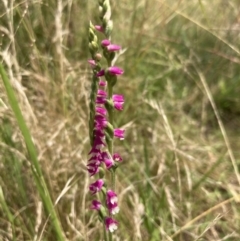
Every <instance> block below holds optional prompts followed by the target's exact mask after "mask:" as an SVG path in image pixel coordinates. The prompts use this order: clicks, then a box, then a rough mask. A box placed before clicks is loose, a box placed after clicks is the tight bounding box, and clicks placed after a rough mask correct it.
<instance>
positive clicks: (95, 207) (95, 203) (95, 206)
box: [91, 200, 102, 211]
mask: <svg viewBox="0 0 240 241" xmlns="http://www.w3.org/2000/svg"><path fill="white" fill-rule="evenodd" d="M101 206H102V204H101V202H99V201H98V200H93V201H92V206H91V209H93V210H97V211H98V210H100V208H101Z"/></svg>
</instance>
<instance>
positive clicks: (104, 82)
mask: <svg viewBox="0 0 240 241" xmlns="http://www.w3.org/2000/svg"><path fill="white" fill-rule="evenodd" d="M106 85H107V82H106V81H104V80H100V81H99V86H102V87H104V86H106Z"/></svg>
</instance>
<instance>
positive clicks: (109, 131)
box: [87, 0, 125, 240]
mask: <svg viewBox="0 0 240 241" xmlns="http://www.w3.org/2000/svg"><path fill="white" fill-rule="evenodd" d="M98 4H99V12H100V21H101V22H100V25H95V26H94V25H93V24H92V23H91V22H90V25H89V51H90V54H91V57H92V58H91V59H90V60H88V63H89V64H90V66H91V68H92V73H93V74H92V85H91V94H90V114H89V137H90V142H91V150H90V152H89V159H88V163H87V170H88V172H89V175H90V176H91V177H94V178H97V180H95V181H94V182H93V183H91V184H90V186H89V191H90V193H91V194H92V195H96V196H97V197H98V198H99V200H97V199H94V200H93V201H92V206H91V209H94V210H97V211H98V214H99V217H100V220H101V221H102V222H103V224H104V226H105V229H104V230H105V235H106V231H109V233H110V236H109V237H110V238H109V239H110V240H111V237H112V236H111V233H112V232H113V231H115V230H116V229H117V227H118V222H117V221H116V220H115V218H113V216H114V215H115V214H117V213H118V212H119V206H118V198H117V193H116V192H115V174H116V169H117V167H118V165H119V162H121V161H122V157H121V155H120V154H119V153H115V152H114V146H113V139H114V138H119V139H120V140H123V139H124V132H125V131H124V130H123V129H119V128H115V127H114V113H115V112H117V111H121V110H123V104H124V96H123V95H120V94H115V93H114V92H113V87H114V86H115V85H116V83H117V79H118V77H119V76H121V75H122V74H123V72H124V71H123V70H122V69H121V68H119V67H117V66H113V59H114V57H115V54H116V51H119V50H120V49H121V46H119V45H117V44H113V43H112V42H111V32H112V29H113V24H112V20H111V6H110V2H109V0H99V1H98ZM96 31H99V32H101V34H102V35H103V36H104V37H103V40H102V41H101V42H99V40H98V37H97V35H96ZM100 49H101V51H100ZM103 57H104V58H105V60H106V63H107V66H106V67H105V68H104V67H102V66H101V59H102V58H103Z"/></svg>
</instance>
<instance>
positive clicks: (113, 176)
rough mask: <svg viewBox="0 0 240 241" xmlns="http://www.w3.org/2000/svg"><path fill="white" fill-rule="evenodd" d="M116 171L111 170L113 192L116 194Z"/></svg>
mask: <svg viewBox="0 0 240 241" xmlns="http://www.w3.org/2000/svg"><path fill="white" fill-rule="evenodd" d="M115 174H116V169H114V170H111V183H112V190H113V191H114V192H115V182H116V175H115Z"/></svg>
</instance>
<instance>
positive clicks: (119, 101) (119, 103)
mask: <svg viewBox="0 0 240 241" xmlns="http://www.w3.org/2000/svg"><path fill="white" fill-rule="evenodd" d="M112 100H113V106H114V108H115V109H116V110H123V104H124V97H123V95H113V96H112Z"/></svg>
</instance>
